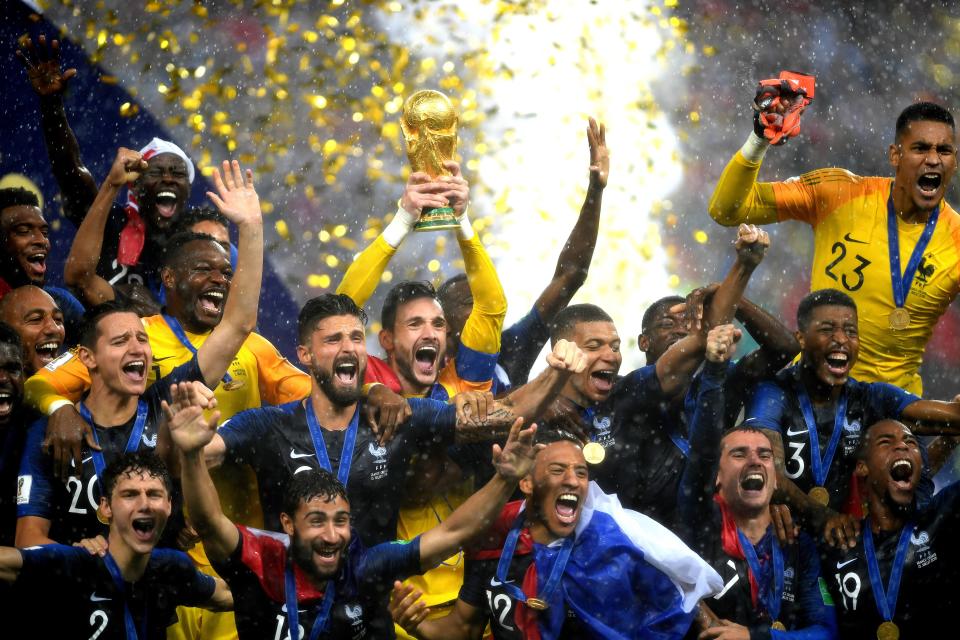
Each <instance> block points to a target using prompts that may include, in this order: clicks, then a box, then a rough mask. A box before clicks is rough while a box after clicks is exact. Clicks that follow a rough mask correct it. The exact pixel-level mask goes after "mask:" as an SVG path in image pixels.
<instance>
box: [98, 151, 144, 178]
mask: <svg viewBox="0 0 960 640" xmlns="http://www.w3.org/2000/svg"><path fill="white" fill-rule="evenodd" d="M147 166H148V165H147V161H146V160H144V159H143V156H141V155H140V153H139V152H137V151H134V150H133V149H127V148H126V147H120V148H119V149H117V156H116V157H115V158H114V159H113V166H112V167H110V173H109V174H107V182H108V183H109V184H111V185H113V186H114V187H122V186H123V185H125V184H129V183H131V182H133V181H135V180H136V179H137V178H139V177H140V174H141V173H143V172H144V171H146V170H147Z"/></svg>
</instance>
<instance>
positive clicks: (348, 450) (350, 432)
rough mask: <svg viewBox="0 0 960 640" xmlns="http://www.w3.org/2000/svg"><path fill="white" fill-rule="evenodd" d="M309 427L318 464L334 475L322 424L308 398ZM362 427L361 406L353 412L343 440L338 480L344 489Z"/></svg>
mask: <svg viewBox="0 0 960 640" xmlns="http://www.w3.org/2000/svg"><path fill="white" fill-rule="evenodd" d="M307 427H308V428H309V429H310V438H311V439H312V440H313V449H314V451H315V452H316V455H317V462H319V463H320V467H321V468H323V469H326V470H327V471H329V472H330V473H333V467H332V465H331V464H330V456H329V455H327V445H326V443H324V441H323V432H322V431H321V430H320V429H321V428H320V422H319V421H318V420H317V414H316V413H314V411H313V403H312V402H311V401H310V398H309V397H308V398H307ZM359 427H360V405H359V404H358V405H357V408H356V409H355V410H354V412H353V417H352V418H350V426H348V427H347V435H346V436H345V437H344V440H343V451H342V452H341V453H340V466H339V467H338V468H337V480H339V481H340V484H342V485H343V486H344V487H346V486H347V480H348V479H349V478H350V465H351V464H353V449H354V446H355V445H356V444H357V431H358V430H359Z"/></svg>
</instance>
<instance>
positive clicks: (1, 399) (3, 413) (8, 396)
mask: <svg viewBox="0 0 960 640" xmlns="http://www.w3.org/2000/svg"><path fill="white" fill-rule="evenodd" d="M11 413H13V394H12V393H10V392H9V391H0V418H2V419H6V418H7V417H9V416H10V414H11Z"/></svg>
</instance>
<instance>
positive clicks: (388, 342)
mask: <svg viewBox="0 0 960 640" xmlns="http://www.w3.org/2000/svg"><path fill="white" fill-rule="evenodd" d="M377 339H378V340H379V341H380V348H381V349H383V350H384V351H387V352H390V351H393V331H390V330H389V329H380V333H378V334H377Z"/></svg>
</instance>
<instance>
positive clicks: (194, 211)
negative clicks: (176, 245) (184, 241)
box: [168, 207, 230, 237]
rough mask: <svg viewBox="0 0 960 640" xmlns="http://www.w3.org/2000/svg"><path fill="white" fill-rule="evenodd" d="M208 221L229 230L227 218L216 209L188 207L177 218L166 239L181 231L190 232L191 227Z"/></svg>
mask: <svg viewBox="0 0 960 640" xmlns="http://www.w3.org/2000/svg"><path fill="white" fill-rule="evenodd" d="M208 220H209V221H210V222H215V223H217V224H219V225H220V226H222V227H223V228H224V229H226V230H227V231H229V230H230V221H229V220H227V217H226V216H225V215H223V214H222V213H220V211H219V210H218V209H215V208H214V207H190V208H189V209H187V210H186V211H184V212H183V213H181V214H180V215H179V216H177V219H176V221H175V222H174V223H173V226H171V227H170V233H169V234H168V237H173V236H174V234H177V233H181V232H183V231H190V230H191V228H192V227H193V225H195V224H197V223H198V222H207V221H208Z"/></svg>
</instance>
